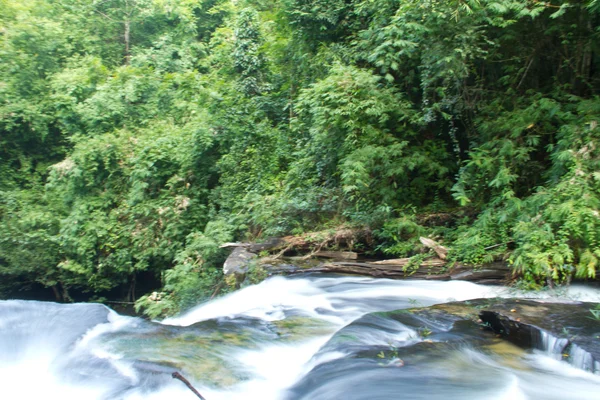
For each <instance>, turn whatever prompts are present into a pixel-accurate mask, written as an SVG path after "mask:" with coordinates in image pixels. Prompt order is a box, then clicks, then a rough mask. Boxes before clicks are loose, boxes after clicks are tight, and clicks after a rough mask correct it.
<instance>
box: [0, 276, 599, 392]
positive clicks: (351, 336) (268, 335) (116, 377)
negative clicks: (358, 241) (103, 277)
mask: <svg viewBox="0 0 600 400" xmlns="http://www.w3.org/2000/svg"><path fill="white" fill-rule="evenodd" d="M532 295H535V296H545V297H552V296H554V297H557V298H570V299H580V300H587V301H596V302H599V301H600V292H599V291H598V290H594V289H589V288H585V287H571V288H570V289H569V290H568V291H567V290H563V291H561V292H558V293H549V292H543V293H536V294H522V293H516V292H514V291H513V290H510V289H507V288H502V287H490V286H481V285H476V284H472V283H468V282H458V281H453V282H430V281H393V280H387V279H373V278H365V277H340V276H312V277H291V278H284V277H273V278H270V279H268V280H266V281H264V282H262V283H260V284H258V285H254V286H250V287H246V288H244V289H242V290H239V291H237V292H235V293H232V294H230V295H228V296H225V297H223V298H220V299H215V300H213V301H211V302H208V303H204V304H201V305H199V306H197V307H196V308H194V309H192V310H189V311H188V312H186V313H184V314H182V315H180V316H177V317H174V318H169V319H166V320H164V321H160V322H158V321H147V320H144V319H141V318H135V317H128V316H122V315H119V314H117V313H115V312H114V311H112V310H110V309H109V308H107V307H105V306H103V305H99V304H67V305H65V304H55V303H46V302H35V301H21V300H9V301H2V302H0V383H1V389H0V390H1V392H2V398H3V399H17V400H41V399H61V400H82V399H85V400H87V399H91V400H93V399H98V400H121V399H122V400H138V399H139V400H142V399H143V400H159V399H161V400H174V399H177V400H193V399H197V398H196V397H195V395H194V394H193V393H191V392H190V391H189V390H188V389H187V388H186V387H185V386H184V385H183V384H182V383H181V382H179V381H177V380H174V379H172V378H171V373H172V372H174V371H180V372H181V373H182V374H183V375H184V376H186V377H187V378H188V379H189V380H190V381H192V382H193V383H194V385H195V386H196V387H197V389H198V390H199V392H200V393H202V395H203V396H204V397H205V398H206V399H207V400H222V399H228V400H237V399H244V400H249V399H260V400H276V399H277V400H309V399H310V400H318V399H325V400H328V399H344V400H359V399H369V400H376V399H427V400H435V399H444V400H450V399H485V400H490V399H507V400H509V399H510V400H515V399H594V400H596V399H598V393H600V376H598V375H594V374H592V373H589V372H585V371H582V370H580V369H577V368H575V367H573V366H571V365H569V364H568V363H566V362H564V361H560V360H559V358H560V357H557V356H556V355H553V354H551V352H549V351H546V352H544V351H525V350H522V349H519V348H517V347H514V346H512V345H510V344H508V343H504V342H503V341H502V340H500V339H497V340H495V339H494V338H487V339H486V338H485V337H483V336H481V337H480V336H477V335H479V334H476V335H472V334H470V333H464V334H463V333H461V332H460V331H456V329H454V330H452V331H450V328H451V326H443V324H441V325H440V326H439V327H436V332H437V333H435V334H430V331H429V330H428V329H426V328H423V327H420V326H407V325H403V324H401V323H400V322H398V321H395V320H393V319H390V318H387V317H386V314H385V312H387V311H391V310H397V309H406V308H411V307H420V306H428V305H433V304H437V303H443V302H448V301H455V300H468V299H475V298H486V297H487V298H491V297H514V296H527V297H531V296H532ZM370 313H375V314H370ZM439 332H442V333H439ZM444 332H446V333H444ZM481 332H482V333H481V335H485V333H483V331H481ZM487 335H488V336H489V334H487ZM482 338H483V339H482Z"/></svg>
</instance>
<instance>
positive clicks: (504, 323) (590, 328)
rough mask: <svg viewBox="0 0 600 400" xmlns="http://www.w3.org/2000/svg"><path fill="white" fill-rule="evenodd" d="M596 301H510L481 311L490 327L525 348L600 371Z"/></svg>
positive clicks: (482, 316) (599, 331)
mask: <svg viewBox="0 0 600 400" xmlns="http://www.w3.org/2000/svg"><path fill="white" fill-rule="evenodd" d="M595 307H597V304H596V303H584V302H570V303H549V302H544V301H541V300H507V301H503V302H497V303H494V304H492V305H490V306H487V307H486V308H485V309H483V310H481V311H480V313H479V317H480V318H481V320H482V321H483V323H484V324H486V325H487V326H488V327H489V328H490V329H492V330H493V331H494V332H496V333H497V334H499V335H501V336H502V337H504V338H505V339H507V340H509V341H511V342H512V343H515V344H517V345H518V346H521V347H525V348H535V349H539V350H543V351H546V352H548V353H549V354H553V355H556V356H559V357H563V358H564V359H565V360H566V361H568V362H569V363H571V364H572V365H573V366H575V367H577V368H581V369H583V370H586V371H590V372H594V373H600V320H597V319H596V318H594V317H593V314H592V313H591V312H590V310H593V309H595Z"/></svg>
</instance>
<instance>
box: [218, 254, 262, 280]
mask: <svg viewBox="0 0 600 400" xmlns="http://www.w3.org/2000/svg"><path fill="white" fill-rule="evenodd" d="M256 257H258V256H257V255H256V254H254V253H251V252H249V251H248V250H247V249H246V248H245V247H235V248H234V249H233V251H232V252H231V254H230V255H229V257H227V260H225V263H224V264H223V273H224V274H225V275H231V274H235V275H238V276H240V275H245V274H246V272H247V271H248V266H249V264H250V262H251V261H252V260H254V259H255V258H256Z"/></svg>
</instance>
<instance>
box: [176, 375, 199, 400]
mask: <svg viewBox="0 0 600 400" xmlns="http://www.w3.org/2000/svg"><path fill="white" fill-rule="evenodd" d="M171 376H172V377H173V379H179V380H180V381H181V382H183V383H184V384H185V386H187V387H188V389H190V390H191V391H192V392H194V394H195V395H196V396H198V398H199V399H200V400H206V399H205V398H204V397H202V395H201V394H200V393H199V392H198V391H197V390H196V388H195V387H193V386H192V384H191V383H190V381H188V380H187V379H185V378H184V377H183V376H182V375H181V374H180V373H179V372H173V373H172V374H171Z"/></svg>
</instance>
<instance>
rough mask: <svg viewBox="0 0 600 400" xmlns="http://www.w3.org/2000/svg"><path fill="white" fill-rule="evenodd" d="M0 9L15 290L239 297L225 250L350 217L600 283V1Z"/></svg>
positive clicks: (4, 240) (401, 239)
mask: <svg viewBox="0 0 600 400" xmlns="http://www.w3.org/2000/svg"><path fill="white" fill-rule="evenodd" d="M0 10H1V11H0V228H1V229H0V295H1V296H9V295H14V293H15V292H16V291H22V290H28V289H31V288H36V287H37V288H40V287H42V288H48V290H49V291H50V290H52V291H53V293H54V296H55V297H56V299H57V300H61V301H71V300H73V299H74V298H76V299H81V298H85V299H101V298H105V297H106V296H108V297H112V298H119V299H125V300H135V299H137V297H139V295H142V294H145V293H146V292H148V291H151V290H157V289H158V288H160V287H162V289H160V291H161V293H162V294H163V295H164V296H165V299H166V301H165V302H163V304H162V306H161V307H162V309H161V310H160V312H163V313H165V312H166V313H169V312H175V311H177V310H180V309H182V308H185V307H188V306H189V305H191V304H194V303H195V302H197V301H198V300H200V299H202V298H204V297H207V296H210V295H211V294H212V295H214V293H215V288H216V289H217V291H218V290H219V282H220V281H221V280H222V279H223V277H222V272H221V270H220V266H221V264H222V262H223V260H224V256H225V255H226V254H224V253H223V251H224V250H222V249H220V248H219V245H220V244H222V243H224V242H227V241H232V240H258V241H260V240H262V239H266V238H268V237H272V236H282V235H286V234H298V233H301V232H307V231H312V230H319V229H324V228H332V227H333V228H335V227H340V226H345V227H353V228H361V229H363V228H364V229H369V230H370V231H371V232H372V233H373V237H374V240H375V245H374V246H373V248H372V249H365V251H371V252H376V253H384V254H389V255H393V256H402V257H410V256H412V255H414V254H416V253H417V251H418V248H419V242H418V238H419V236H422V235H428V236H430V237H434V238H436V240H438V241H440V242H442V243H444V244H445V245H447V246H448V247H450V249H451V253H450V258H451V259H452V260H454V261H456V262H460V263H465V264H469V265H473V266H478V265H482V264H484V263H486V262H491V261H494V260H504V261H505V262H508V263H510V264H511V265H512V267H513V269H514V271H515V273H516V274H518V275H519V276H520V277H521V279H522V280H523V282H525V283H526V284H527V285H529V286H538V285H540V284H547V283H563V282H568V281H569V280H570V279H571V278H572V277H579V278H595V277H596V273H597V271H598V263H599V260H600V214H599V212H600V141H599V140H598V139H599V136H600V128H599V127H598V123H599V121H600V97H599V94H600V92H599V89H600V73H599V71H598V68H599V66H600V49H599V48H598V47H599V46H600V24H599V23H598V22H599V20H600V1H597V0H570V1H564V0H553V1H550V2H542V1H535V0H524V1H513V0H445V1H436V0H403V1H395V0H354V1H353V0H346V1H341V0H327V1H325V0H254V1H250V0H246V1H244V0H238V1H231V0H230V1H227V0H21V1H18V2H17V1H12V0H0ZM436 216H437V217H439V218H437V220H441V221H442V222H441V223H439V222H438V223H432V222H431V221H433V220H436ZM78 296H79V297H78Z"/></svg>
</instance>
